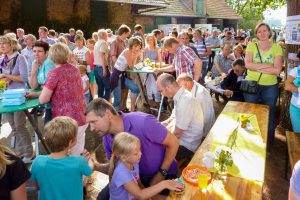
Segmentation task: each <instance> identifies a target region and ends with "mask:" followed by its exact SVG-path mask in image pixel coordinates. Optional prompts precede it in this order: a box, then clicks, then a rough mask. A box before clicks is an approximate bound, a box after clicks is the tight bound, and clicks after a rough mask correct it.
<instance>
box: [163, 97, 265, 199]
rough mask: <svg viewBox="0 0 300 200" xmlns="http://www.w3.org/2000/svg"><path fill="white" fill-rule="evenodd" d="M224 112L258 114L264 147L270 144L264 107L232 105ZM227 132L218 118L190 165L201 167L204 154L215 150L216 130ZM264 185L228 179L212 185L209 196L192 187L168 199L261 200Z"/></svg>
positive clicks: (226, 107) (231, 177)
mask: <svg viewBox="0 0 300 200" xmlns="http://www.w3.org/2000/svg"><path fill="white" fill-rule="evenodd" d="M222 112H239V113H249V114H255V115H256V117H257V121H258V124H259V128H260V131H261V134H262V138H263V141H264V143H266V141H267V132H268V122H269V108H268V107H267V106H265V105H259V104H252V103H245V102H237V101H229V102H228V103H227V104H226V106H225V108H224V109H223V111H222ZM220 126H222V127H224V128H226V124H224V123H223V122H222V121H221V120H219V118H218V119H217V121H216V123H215V124H214V126H213V127H212V129H211V130H210V132H209V134H208V135H207V137H206V139H205V140H204V141H203V143H202V144H201V146H200V147H199V149H198V150H197V151H196V153H195V155H194V157H193V159H192V160H191V162H190V163H189V165H195V164H197V165H199V164H200V165H201V163H202V157H203V154H204V153H205V152H208V151H210V150H211V148H212V140H213V137H214V135H216V134H220V133H219V132H216V131H215V130H216V129H217V127H220ZM262 187H263V182H259V181H250V180H246V179H242V178H238V177H233V176H228V177H227V180H226V182H222V181H216V180H214V181H213V183H212V184H210V185H209V189H208V191H206V192H202V191H201V190H200V189H199V188H198V187H194V186H192V185H189V184H187V183H186V184H185V191H184V193H183V194H182V195H176V194H175V193H174V192H171V194H170V195H169V196H168V198H167V199H169V200H177V199H178V200H179V199H182V200H193V199H195V200H196V199H197V200H202V199H210V200H214V199H236V200H248V199H251V200H252V199H253V200H257V199H261V198H262Z"/></svg>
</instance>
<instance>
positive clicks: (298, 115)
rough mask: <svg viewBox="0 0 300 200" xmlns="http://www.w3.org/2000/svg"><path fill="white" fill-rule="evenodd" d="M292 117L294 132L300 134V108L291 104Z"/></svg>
mask: <svg viewBox="0 0 300 200" xmlns="http://www.w3.org/2000/svg"><path fill="white" fill-rule="evenodd" d="M290 117H291V122H292V125H293V131H294V132H296V133H300V108H298V107H297V106H294V105H293V104H292V103H291V104H290Z"/></svg>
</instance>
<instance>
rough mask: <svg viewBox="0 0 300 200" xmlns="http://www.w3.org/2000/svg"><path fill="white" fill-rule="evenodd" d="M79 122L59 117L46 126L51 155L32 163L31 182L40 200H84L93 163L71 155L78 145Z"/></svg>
mask: <svg viewBox="0 0 300 200" xmlns="http://www.w3.org/2000/svg"><path fill="white" fill-rule="evenodd" d="M77 128H78V126H77V122H76V121H75V120H74V119H72V118H70V117H66V116H60V117H56V118H54V119H53V120H51V121H50V122H49V123H48V124H47V125H46V127H45V140H46V143H47V145H48V147H49V149H50V151H51V154H50V155H40V156H38V157H37V158H36V159H35V160H34V161H33V163H32V166H31V173H32V177H31V178H32V179H33V180H34V181H35V183H36V187H37V188H38V189H39V190H40V198H39V199H40V200H47V199H49V200H52V199H64V200H76V199H78V200H82V199H83V176H90V175H91V174H92V171H93V163H92V162H90V163H88V161H87V160H86V159H85V158H84V157H82V156H68V151H69V150H70V149H71V148H72V147H73V146H74V145H75V144H76V135H77Z"/></svg>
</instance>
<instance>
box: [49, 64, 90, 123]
mask: <svg viewBox="0 0 300 200" xmlns="http://www.w3.org/2000/svg"><path fill="white" fill-rule="evenodd" d="M45 87H46V88H48V89H49V90H52V91H53V93H52V96H51V99H50V104H51V110H52V117H53V118H55V117H57V116H69V117H71V118H73V119H75V120H76V121H77V123H78V126H83V125H85V124H86V121H85V116H84V110H85V107H86V103H85V100H84V97H83V88H82V81H81V76H80V73H79V69H78V68H76V67H74V66H73V65H71V64H69V63H66V64H63V65H61V66H60V67H57V68H55V69H53V70H51V71H50V72H49V73H48V74H47V79H46V82H45Z"/></svg>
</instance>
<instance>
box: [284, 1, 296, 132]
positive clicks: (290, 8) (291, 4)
mask: <svg viewBox="0 0 300 200" xmlns="http://www.w3.org/2000/svg"><path fill="white" fill-rule="evenodd" d="M299 8H300V1H299V0H287V16H293V15H300V9H299ZM299 48H300V46H299V45H291V44H287V45H286V53H285V59H287V56H288V53H297V51H298V49H299ZM285 73H286V75H287V66H286V68H285ZM290 101H291V93H290V92H288V91H283V98H282V104H281V115H280V116H281V119H280V125H281V126H282V127H283V128H285V129H289V130H292V126H291V122H290V112H289V108H290Z"/></svg>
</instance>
